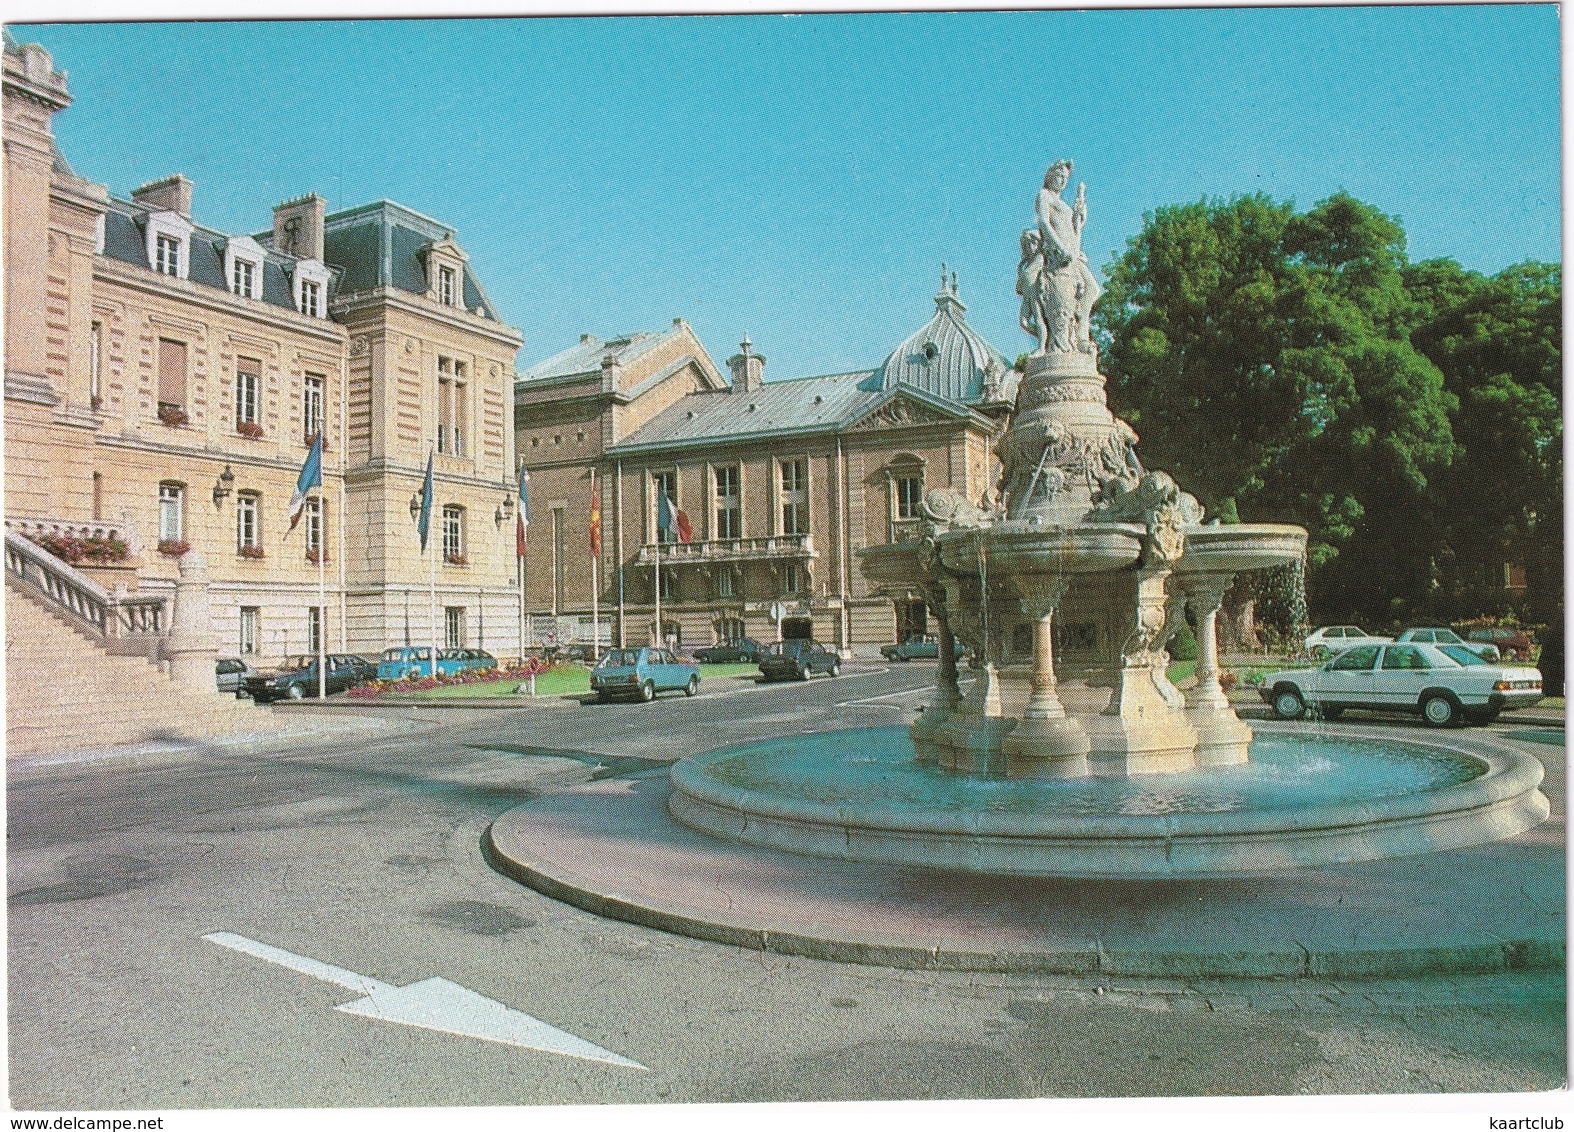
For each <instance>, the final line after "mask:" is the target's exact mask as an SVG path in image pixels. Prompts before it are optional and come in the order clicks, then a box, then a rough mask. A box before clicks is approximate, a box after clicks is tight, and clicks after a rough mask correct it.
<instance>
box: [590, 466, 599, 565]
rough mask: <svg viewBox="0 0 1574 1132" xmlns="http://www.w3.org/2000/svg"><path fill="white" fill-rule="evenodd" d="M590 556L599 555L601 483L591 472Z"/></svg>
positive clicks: (595, 556)
mask: <svg viewBox="0 0 1574 1132" xmlns="http://www.w3.org/2000/svg"><path fill="white" fill-rule="evenodd" d="M590 556H591V557H592V558H600V557H601V485H600V484H599V483H597V482H596V480H595V472H591V480H590Z"/></svg>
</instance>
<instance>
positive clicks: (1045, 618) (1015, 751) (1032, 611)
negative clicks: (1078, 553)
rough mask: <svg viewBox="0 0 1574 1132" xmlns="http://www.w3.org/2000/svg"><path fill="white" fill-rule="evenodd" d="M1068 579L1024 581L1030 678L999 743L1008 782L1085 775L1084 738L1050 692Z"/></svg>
mask: <svg viewBox="0 0 1574 1132" xmlns="http://www.w3.org/2000/svg"><path fill="white" fill-rule="evenodd" d="M1067 581H1068V579H1067V578H1066V577H1065V575H1058V576H1055V577H1037V576H1033V575H1027V576H1024V577H1023V578H1022V579H1021V586H1022V589H1023V591H1024V595H1023V597H1022V599H1021V605H1022V612H1023V614H1024V615H1026V616H1027V617H1029V618H1031V619H1032V620H1033V676H1032V681H1031V684H1030V688H1031V691H1030V693H1029V695H1028V701H1027V706H1026V708H1025V709H1024V710H1023V712H1022V720H1021V722H1020V723H1018V724H1017V726H1016V727H1015V728H1014V729H1013V730H1012V732H1011V734H1010V735H1008V736H1006V739H1005V741H1004V742H1003V743H1002V744H1001V748H1002V750H1003V751H1004V752H1005V755H1006V773H1007V774H1008V775H1010V776H1011V777H1013V778H1073V777H1078V776H1081V775H1085V774H1087V772H1088V761H1087V753H1088V737H1087V733H1086V732H1085V731H1083V729H1082V725H1081V724H1079V723H1078V722H1077V721H1076V720H1074V719H1070V718H1068V717H1067V715H1066V709H1065V708H1064V707H1063V706H1062V705H1061V702H1060V697H1059V696H1058V695H1056V693H1055V687H1056V681H1055V655H1054V647H1055V646H1054V641H1055V611H1056V610H1057V609H1059V608H1060V603H1061V600H1062V599H1063V598H1064V597H1065V596H1066V587H1067Z"/></svg>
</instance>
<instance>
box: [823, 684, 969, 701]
mask: <svg viewBox="0 0 1574 1132" xmlns="http://www.w3.org/2000/svg"><path fill="white" fill-rule="evenodd" d="M959 683H962V684H971V683H972V681H971V680H961V681H959ZM934 690H935V686H934V685H933V684H924V685H922V686H921V687H918V688H907V689H904V690H903V691H900V692H886V693H885V694H884V695H880V696H865V697H864V698H863V699H861V700H842V701H840V702H839V703H837V704H835V705H834V706H836V707H851V706H852V705H854V704H872V703H876V702H878V701H880V700H894V699H897V698H899V697H901V696H918V695H922V694H923V693H925V692H933V691H934ZM891 706H892V707H895V706H896V705H894V704H892V705H891Z"/></svg>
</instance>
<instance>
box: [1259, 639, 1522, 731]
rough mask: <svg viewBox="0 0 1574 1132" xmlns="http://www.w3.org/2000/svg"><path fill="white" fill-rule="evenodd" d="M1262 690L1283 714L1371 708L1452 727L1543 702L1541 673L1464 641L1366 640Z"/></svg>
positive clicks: (1269, 680) (1268, 680)
mask: <svg viewBox="0 0 1574 1132" xmlns="http://www.w3.org/2000/svg"><path fill="white" fill-rule="evenodd" d="M1261 693H1262V698H1263V699H1264V700H1265V701H1266V702H1267V703H1269V704H1271V705H1272V706H1273V710H1274V714H1276V715H1277V716H1279V718H1281V719H1299V718H1300V717H1301V716H1302V715H1305V714H1306V713H1307V710H1308V709H1312V710H1315V711H1316V712H1317V713H1318V714H1320V715H1321V716H1322V717H1323V718H1324V719H1338V718H1339V716H1340V714H1341V713H1342V712H1343V711H1344V710H1345V709H1346V708H1367V709H1372V710H1377V711H1400V712H1407V713H1410V714H1413V715H1415V714H1419V715H1420V716H1421V718H1422V719H1424V720H1425V721H1426V722H1427V723H1429V724H1431V725H1432V726H1433V727H1451V726H1453V725H1455V724H1458V723H1460V722H1462V721H1469V722H1471V723H1490V722H1491V721H1492V720H1494V719H1496V718H1497V715H1498V713H1499V712H1501V711H1504V710H1506V709H1511V708H1522V707H1530V706H1531V705H1533V704H1535V703H1537V702H1539V701H1540V700H1541V673H1539V672H1537V671H1536V670H1535V669H1534V668H1503V667H1500V666H1498V665H1495V664H1491V663H1489V662H1487V661H1486V660H1483V659H1482V658H1481V657H1480V656H1478V655H1476V654H1475V653H1474V652H1471V651H1470V650H1469V649H1467V648H1465V647H1464V646H1463V645H1429V644H1397V643H1396V644H1387V645H1359V646H1357V647H1356V648H1353V649H1347V650H1345V651H1344V652H1342V653H1340V654H1339V655H1338V656H1336V657H1334V658H1333V659H1332V660H1330V661H1329V662H1328V663H1327V664H1325V665H1323V666H1322V667H1321V668H1311V669H1296V670H1290V671H1284V672H1272V673H1269V674H1268V675H1267V676H1265V677H1263V682H1262V688H1261Z"/></svg>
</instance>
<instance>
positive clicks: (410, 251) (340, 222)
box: [253, 200, 500, 321]
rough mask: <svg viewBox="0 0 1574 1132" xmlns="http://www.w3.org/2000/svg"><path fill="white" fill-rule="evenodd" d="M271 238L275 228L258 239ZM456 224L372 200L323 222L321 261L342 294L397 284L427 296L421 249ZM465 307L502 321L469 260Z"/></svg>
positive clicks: (447, 237) (267, 240)
mask: <svg viewBox="0 0 1574 1132" xmlns="http://www.w3.org/2000/svg"><path fill="white" fill-rule="evenodd" d="M253 238H254V239H256V241H257V242H258V243H260V244H263V245H267V244H269V243H271V242H272V239H273V233H272V232H260V233H258V234H257V235H256V236H255V237H253ZM453 238H454V232H453V229H452V228H449V227H448V226H447V225H445V224H442V223H441V222H439V221H436V220H433V219H432V218H431V217H430V216H423V215H422V214H421V213H419V212H416V211H415V210H414V209H412V208H406V207H405V206H404V205H402V204H399V203H397V202H396V201H391V200H379V201H373V202H372V203H371V204H363V205H360V206H359V207H357V208H351V209H346V210H344V211H342V212H334V213H330V214H329V215H328V216H327V218H326V219H325V220H324V222H323V259H324V261H325V262H327V264H328V265H329V266H330V267H333V268H335V269H336V270H337V271H338V272H339V284H338V291H339V294H341V295H348V294H355V293H358V292H361V291H373V290H376V289H377V288H380V287H394V288H397V289H399V290H401V291H409V292H410V293H412V294H416V295H424V294H426V293H427V291H428V290H429V289H430V283H429V281H428V279H427V277H426V262H425V257H424V256H423V255H422V253H423V252H424V251H425V249H426V248H427V247H428V245H430V244H434V243H437V242H438V241H441V240H452V239H453ZM463 288H464V305H465V310H467V311H470V312H471V313H474V312H475V310H476V308H478V307H479V308H480V309H481V310H483V311H485V312H486V313H485V315H484V316H483V317H485V318H489V319H493V320H496V321H500V320H499V319H498V314H497V311H496V309H495V308H494V307H493V306H492V300H491V299H489V298H488V297H487V294H486V289H485V288H484V287H482V286H481V281H480V279H478V278H477V277H476V274H475V272H474V271H472V270H471V268H470V265H469V264H468V263H467V264H465V266H464V281H463Z"/></svg>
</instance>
